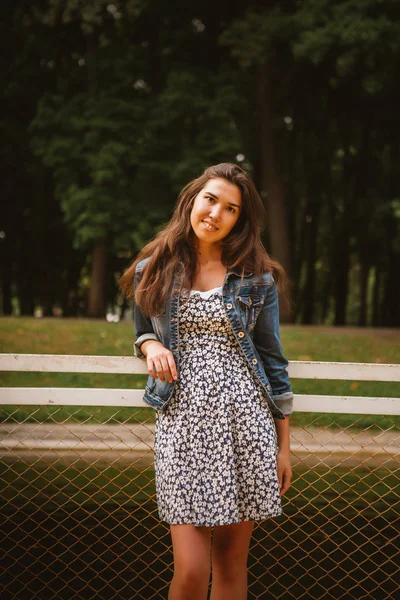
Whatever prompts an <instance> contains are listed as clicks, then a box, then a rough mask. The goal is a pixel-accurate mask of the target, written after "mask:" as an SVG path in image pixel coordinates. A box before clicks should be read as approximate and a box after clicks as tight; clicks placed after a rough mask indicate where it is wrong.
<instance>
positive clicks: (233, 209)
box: [227, 206, 236, 213]
mask: <svg viewBox="0 0 400 600" xmlns="http://www.w3.org/2000/svg"><path fill="white" fill-rule="evenodd" d="M227 208H228V210H230V211H232V212H233V213H234V212H236V208H233V206H228V207H227Z"/></svg>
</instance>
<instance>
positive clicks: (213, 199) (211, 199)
mask: <svg viewBox="0 0 400 600" xmlns="http://www.w3.org/2000/svg"><path fill="white" fill-rule="evenodd" d="M206 200H209V201H211V202H214V201H215V198H213V197H212V196H206Z"/></svg>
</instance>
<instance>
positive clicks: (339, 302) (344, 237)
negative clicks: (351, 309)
mask: <svg viewBox="0 0 400 600" xmlns="http://www.w3.org/2000/svg"><path fill="white" fill-rule="evenodd" d="M349 253H350V234H349V230H348V226H347V222H346V219H343V220H342V223H341V231H340V234H339V236H338V239H337V240H336V256H335V273H336V277H335V281H336V289H335V325H346V305H347V292H348V287H349V266H350V256H349Z"/></svg>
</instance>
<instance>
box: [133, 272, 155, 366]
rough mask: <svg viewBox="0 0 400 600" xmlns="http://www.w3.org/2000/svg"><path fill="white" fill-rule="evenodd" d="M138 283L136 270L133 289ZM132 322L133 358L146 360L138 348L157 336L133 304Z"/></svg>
mask: <svg viewBox="0 0 400 600" xmlns="http://www.w3.org/2000/svg"><path fill="white" fill-rule="evenodd" d="M138 282H139V274H138V271H137V270H136V272H135V289H136V286H137V284H138ZM133 320H134V324H135V333H136V340H135V342H134V344H133V350H134V356H135V357H136V358H146V357H145V355H144V354H143V352H141V350H140V347H141V345H142V344H143V342H146V341H147V340H157V339H158V338H157V336H156V334H155V333H154V329H153V325H152V322H151V319H150V317H148V316H147V315H145V314H144V313H143V311H142V310H141V308H140V307H139V306H137V305H136V303H135V304H134V307H133Z"/></svg>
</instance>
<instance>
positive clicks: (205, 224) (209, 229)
mask: <svg viewBox="0 0 400 600" xmlns="http://www.w3.org/2000/svg"><path fill="white" fill-rule="evenodd" d="M202 223H203V225H204V226H205V227H206V229H208V231H218V227H214V226H213V225H210V223H207V222H206V221H202Z"/></svg>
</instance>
